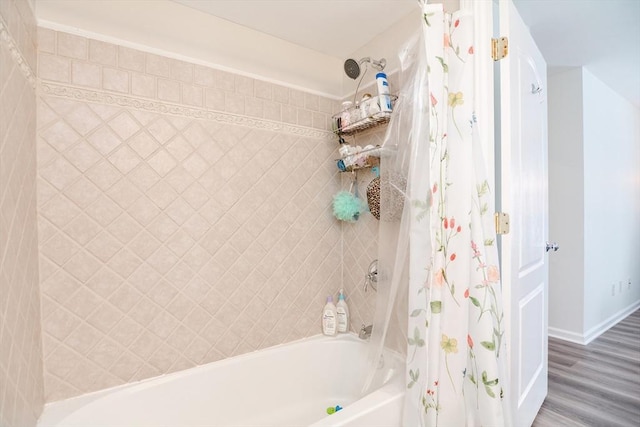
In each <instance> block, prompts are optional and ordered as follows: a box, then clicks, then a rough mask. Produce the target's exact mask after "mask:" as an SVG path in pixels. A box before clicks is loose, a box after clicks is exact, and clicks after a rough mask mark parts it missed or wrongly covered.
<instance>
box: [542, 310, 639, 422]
mask: <svg viewBox="0 0 640 427" xmlns="http://www.w3.org/2000/svg"><path fill="white" fill-rule="evenodd" d="M559 426H603V427H617V426H632V427H640V310H637V311H635V312H634V313H632V314H631V315H629V316H628V317H627V318H625V319H624V320H623V321H621V322H620V323H618V324H617V325H615V326H614V327H613V328H611V329H609V330H608V331H607V332H605V333H604V334H602V335H600V336H599V337H598V338H596V339H595V340H593V341H592V342H591V343H589V344H588V345H586V346H583V345H579V344H573V343H570V342H567V341H562V340H558V339H554V338H549V394H548V395H547V398H546V400H545V401H544V403H543V404H542V408H541V409H540V412H539V413H538V416H537V418H536V420H535V421H534V423H533V427H559Z"/></svg>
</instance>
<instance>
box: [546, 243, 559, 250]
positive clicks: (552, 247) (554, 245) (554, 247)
mask: <svg viewBox="0 0 640 427" xmlns="http://www.w3.org/2000/svg"><path fill="white" fill-rule="evenodd" d="M558 249H560V245H559V244H557V243H556V242H552V243H549V242H547V244H546V246H545V252H549V251H550V250H553V252H558Z"/></svg>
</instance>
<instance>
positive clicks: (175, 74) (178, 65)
mask: <svg viewBox="0 0 640 427" xmlns="http://www.w3.org/2000/svg"><path fill="white" fill-rule="evenodd" d="M193 69H194V66H193V64H189V63H188V62H183V61H173V62H172V63H171V78H173V79H176V80H180V81H181V82H184V83H193V75H194V71H193Z"/></svg>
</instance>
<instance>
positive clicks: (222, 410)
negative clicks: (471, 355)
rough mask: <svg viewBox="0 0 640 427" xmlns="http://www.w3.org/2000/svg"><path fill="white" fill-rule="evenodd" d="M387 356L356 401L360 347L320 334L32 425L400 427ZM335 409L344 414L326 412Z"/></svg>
mask: <svg viewBox="0 0 640 427" xmlns="http://www.w3.org/2000/svg"><path fill="white" fill-rule="evenodd" d="M392 359H393V358H392V357H390V356H388V357H387V358H386V360H387V362H386V364H387V365H389V369H390V371H389V374H390V377H391V380H390V381H388V382H387V383H386V384H385V385H384V386H383V387H382V388H380V389H378V390H376V391H374V392H373V393H370V394H368V395H366V396H364V397H362V398H358V397H359V394H360V393H359V392H360V387H361V384H362V378H363V376H364V374H365V369H366V366H365V365H366V345H365V343H364V342H363V341H361V340H359V339H358V338H357V337H356V336H354V335H350V334H349V335H342V336H338V337H335V338H331V337H324V336H321V335H318V336H315V337H311V338H307V339H303V340H300V341H296V342H293V343H289V344H284V345H280V346H276V347H271V348H268V349H265V350H260V351H257V352H254V353H249V354H245V355H242V356H238V357H234V358H231V359H226V360H221V361H218V362H214V363H210V364H207V365H203V366H199V367H195V368H192V369H188V370H186V371H181V372H176V373H173V374H169V375H164V376H161V377H157V378H152V379H148V380H145V381H141V382H138V383H133V384H127V385H123V386H119V387H114V388H111V389H108V390H104V391H100V392H96V393H91V394H88V395H84V396H80V397H76V398H73V399H68V400H64V401H60V402H54V403H51V404H47V405H46V406H45V409H44V412H43V414H42V416H41V417H40V421H39V422H38V426H39V427H54V426H55V427H107V426H108V427H125V426H126V427H142V426H144V427H160V426H163V427H164V426H166V427H169V426H170V427H196V426H197V427H204V426H207V427H212V426H216V427H227V426H229V427H231V426H236V427H240V426H242V427H249V426H251V427H253V426H260V427H267V426H272V427H288V426H312V427H320V426H323V427H324V426H333V427H343V426H344V427H347V426H349V427H352V426H362V427H365V426H366V427H375V426H380V427H393V426H399V425H400V413H401V408H402V398H403V393H404V387H403V384H402V378H401V372H400V370H397V369H396V370H394V369H393V367H391V366H390V365H392V364H393V361H392ZM385 369H387V368H385ZM336 405H340V406H342V407H343V408H344V409H342V410H341V411H338V412H336V413H335V414H332V415H327V412H326V410H327V408H328V407H329V406H336Z"/></svg>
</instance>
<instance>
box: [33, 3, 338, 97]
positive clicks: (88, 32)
mask: <svg viewBox="0 0 640 427" xmlns="http://www.w3.org/2000/svg"><path fill="white" fill-rule="evenodd" d="M153 4H154V7H153V8H150V7H149V2H148V1H146V0H127V1H109V0H92V1H74V0H46V1H39V2H37V8H36V12H37V17H38V23H39V25H41V26H43V27H47V28H51V29H54V30H61V31H65V32H68V33H72V34H76V35H80V36H85V37H90V38H94V39H97V40H102V41H106V42H110V43H115V44H119V45H122V46H127V47H131V48H134V49H139V50H144V51H147V52H152V53H156V54H159V55H163V56H167V57H170V58H175V59H180V60H185V61H189V62H193V63H198V64H201V65H205V66H211V67H215V68H219V69H222V70H225V71H231V72H234V73H237V74H244V75H247V76H249V77H254V78H255V77H259V78H261V79H268V80H269V81H271V82H273V83H278V84H282V85H284V86H287V87H293V88H295V89H303V90H306V91H312V92H314V93H317V94H320V95H325V96H330V97H334V98H336V97H338V96H339V95H341V90H342V87H341V85H342V77H341V69H342V62H341V60H340V59H339V58H336V57H334V56H329V55H325V54H322V53H319V52H316V51H313V50H311V49H306V48H303V47H301V46H298V45H295V44H293V43H289V42H286V41H284V40H281V39H278V38H276V37H272V36H269V35H267V34H264V33H261V32H258V31H255V30H252V29H249V28H246V27H243V26H241V25H237V24H234V23H232V22H229V21H225V20H223V19H219V18H216V17H214V16H211V15H208V14H206V13H203V12H200V11H197V10H195V9H191V8H188V7H186V6H183V5H181V4H178V3H175V2H172V1H169V0H155V1H154V3H153ZM140 17H144V19H142V20H141V19H140Z"/></svg>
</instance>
